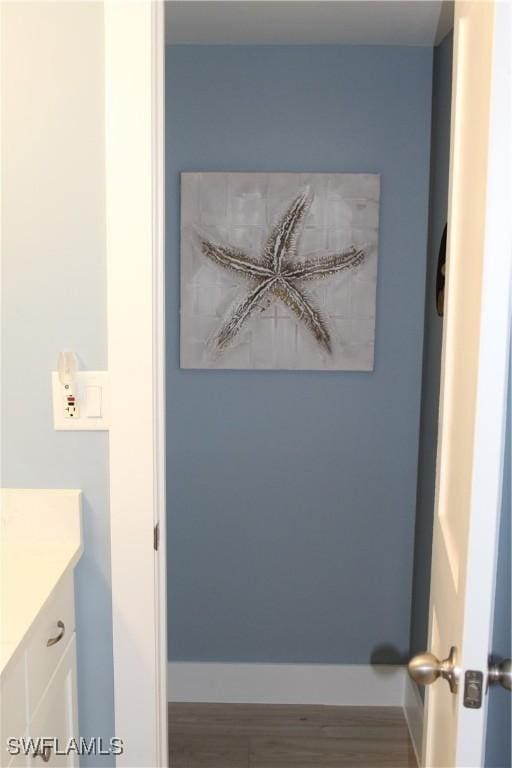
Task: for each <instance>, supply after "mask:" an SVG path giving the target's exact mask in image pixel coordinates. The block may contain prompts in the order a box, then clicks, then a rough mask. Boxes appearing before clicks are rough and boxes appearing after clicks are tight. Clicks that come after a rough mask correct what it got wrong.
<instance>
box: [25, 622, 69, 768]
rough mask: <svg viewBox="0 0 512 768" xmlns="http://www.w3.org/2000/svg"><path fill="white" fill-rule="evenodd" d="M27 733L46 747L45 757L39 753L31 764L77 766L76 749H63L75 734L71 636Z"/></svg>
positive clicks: (49, 767) (50, 767) (51, 766)
mask: <svg viewBox="0 0 512 768" xmlns="http://www.w3.org/2000/svg"><path fill="white" fill-rule="evenodd" d="M29 735H30V736H31V737H32V738H33V739H38V738H45V739H48V742H46V744H47V746H48V747H49V751H47V756H48V755H49V759H48V760H47V761H44V760H43V758H42V757H41V756H38V757H37V758H35V760H34V761H33V763H34V768H36V765H37V766H41V768H42V766H44V765H47V766H48V768H54V767H55V768H57V766H67V767H68V768H69V766H78V758H77V755H76V753H75V752H73V751H72V752H70V754H59V752H61V753H65V752H66V751H67V748H68V744H69V741H70V739H72V738H75V739H77V738H78V723H77V706H76V644H75V637H74V636H73V638H72V640H71V642H70V643H69V645H68V647H67V649H66V651H65V653H64V656H63V657H62V659H61V661H60V663H59V665H58V667H57V669H56V671H55V674H54V676H53V678H52V680H51V683H50V685H49V686H48V688H47V689H46V691H45V694H44V696H43V698H42V699H41V701H40V703H39V706H38V707H37V711H36V713H35V715H34V718H33V719H32V721H31V723H30V724H29Z"/></svg>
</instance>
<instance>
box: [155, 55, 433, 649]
mask: <svg viewBox="0 0 512 768" xmlns="http://www.w3.org/2000/svg"><path fill="white" fill-rule="evenodd" d="M166 70H167V83H166V88H167V143H168V147H167V169H166V174H167V176H166V177H167V324H168V325H167V354H168V358H167V361H168V371H167V393H168V400H167V407H168V424H167V441H168V442H167V450H168V453H167V457H168V503H169V542H168V546H169V558H168V562H169V628H170V638H169V640H170V646H169V654H170V657H171V658H172V659H174V660H219V661H261V662H264V661H272V662H341V663H368V662H369V660H370V658H373V659H374V660H398V658H399V657H400V656H401V655H402V654H404V653H407V651H408V646H409V623H410V601H411V580H412V558H413V548H414V517H415V507H416V469H417V456H418V433H419V413H420V390H421V364H422V339H423V322H424V298H425V259H426V244H427V210H428V190H429V157H430V120H431V114H430V110H431V85H432V80H431V78H432V51H431V50H430V49H427V48H412V47H396V48H395V47H330V46H324V47H311V46H306V47H303V46H296V47H295V46H291V47H280V46H273V47H236V46H218V47H208V46H175V47H170V48H168V49H167V63H166ZM191 170H204V171H208V170H216V171H219V170H240V171H251V170H253V171H262V170H267V171H276V170H283V171H306V170H307V171H349V172H357V171H362V172H379V173H381V174H382V189H381V200H382V206H381V230H380V255H379V278H378V292H377V330H376V357H375V371H374V372H373V373H370V374H369V373H287V372H226V371H211V372H206V371H180V370H179V362H178V361H179V342H178V339H179V328H178V318H179V258H180V257H179V234H178V233H179V187H178V183H179V172H180V171H191Z"/></svg>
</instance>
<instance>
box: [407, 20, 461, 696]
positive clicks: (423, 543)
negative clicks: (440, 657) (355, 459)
mask: <svg viewBox="0 0 512 768" xmlns="http://www.w3.org/2000/svg"><path fill="white" fill-rule="evenodd" d="M452 50H453V33H450V34H449V35H447V36H446V37H445V38H444V40H443V41H442V43H441V44H440V45H439V46H437V48H435V49H434V72H433V81H432V149H431V156H430V205H429V231H428V256H427V282H426V291H425V334H424V339H423V376H422V385H421V427H420V445H419V454H418V492H417V502H416V530H415V538H414V577H413V591H412V603H411V652H412V653H418V652H419V651H422V650H426V648H427V639H428V610H429V599H430V561H431V554H432V528H433V523H434V491H435V474H436V451H437V418H438V406H439V383H440V375H441V344H442V333H443V320H442V318H441V317H439V315H438V314H437V309H436V274H437V261H438V255H439V246H440V244H441V238H442V234H443V229H444V226H445V224H446V217H447V211H448V173H449V166H450V110H451V94H452ZM421 693H422V694H423V690H422V691H421Z"/></svg>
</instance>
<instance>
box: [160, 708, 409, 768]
mask: <svg viewBox="0 0 512 768" xmlns="http://www.w3.org/2000/svg"><path fill="white" fill-rule="evenodd" d="M169 753H170V766H171V768H291V766H293V768H380V767H381V766H382V768H416V761H415V758H414V753H413V750H412V746H411V743H410V740H409V734H408V731H407V726H406V723H405V720H404V716H403V712H402V710H401V709H400V708H399V707H318V706H289V705H280V704H277V705H275V704H169Z"/></svg>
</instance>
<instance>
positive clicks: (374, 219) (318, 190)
mask: <svg viewBox="0 0 512 768" xmlns="http://www.w3.org/2000/svg"><path fill="white" fill-rule="evenodd" d="M379 181H380V180H379V176H378V175H375V174H292V173H267V174H257V173H183V174H182V177H181V184H182V199H181V221H182V226H181V247H182V259H181V261H182V305H181V365H182V367H185V368H248V369H251V368H253V369H257V368H267V369H279V368H282V369H291V370H301V369H302V370H371V369H372V368H373V348H374V332H375V292H376V277H377V245H378V214H379V190H380V184H379Z"/></svg>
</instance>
